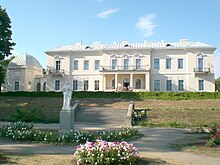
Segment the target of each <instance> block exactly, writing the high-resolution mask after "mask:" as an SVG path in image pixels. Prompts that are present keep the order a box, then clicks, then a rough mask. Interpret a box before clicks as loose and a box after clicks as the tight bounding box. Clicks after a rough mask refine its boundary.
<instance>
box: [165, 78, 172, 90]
mask: <svg viewBox="0 0 220 165" xmlns="http://www.w3.org/2000/svg"><path fill="white" fill-rule="evenodd" d="M168 82H170V83H168ZM168 85H169V86H168ZM166 91H168V92H172V91H173V83H172V80H166Z"/></svg>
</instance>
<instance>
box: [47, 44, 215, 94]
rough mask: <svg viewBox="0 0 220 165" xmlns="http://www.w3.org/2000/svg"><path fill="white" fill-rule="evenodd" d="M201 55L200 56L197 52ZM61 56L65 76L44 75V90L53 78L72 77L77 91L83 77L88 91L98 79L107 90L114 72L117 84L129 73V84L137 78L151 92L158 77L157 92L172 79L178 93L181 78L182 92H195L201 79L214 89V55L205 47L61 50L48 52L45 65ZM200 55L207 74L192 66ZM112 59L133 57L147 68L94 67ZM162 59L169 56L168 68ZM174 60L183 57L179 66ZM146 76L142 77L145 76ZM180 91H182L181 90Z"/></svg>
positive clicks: (49, 87)
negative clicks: (104, 69)
mask: <svg viewBox="0 0 220 165" xmlns="http://www.w3.org/2000/svg"><path fill="white" fill-rule="evenodd" d="M201 54H202V55H201ZM58 56H59V57H60V58H61V60H60V61H61V69H64V70H65V75H58V76H57V75H51V74H49V75H47V80H46V81H47V90H48V91H51V90H54V87H55V80H60V81H61V84H60V85H61V86H63V85H64V83H65V81H69V82H70V84H71V85H73V80H78V90H84V88H83V87H84V86H83V82H84V80H88V81H89V87H88V90H89V91H94V90H95V84H94V82H95V80H99V90H101V91H103V90H106V89H111V87H112V80H113V79H115V74H116V73H118V86H119V87H120V86H123V79H124V78H128V79H130V74H131V73H132V74H133V82H132V84H133V86H135V81H136V80H137V79H140V80H141V82H142V84H141V85H142V88H144V89H145V90H146V91H154V85H155V84H154V82H155V80H160V91H167V80H171V81H172V91H173V92H178V91H180V90H179V84H178V83H179V80H183V82H184V84H183V86H184V90H183V91H199V80H204V90H201V91H207V92H214V90H215V89H214V88H215V86H214V66H213V64H214V55H213V50H206V49H200V50H199V49H198V50H197V49H192V50H190V49H172V48H170V49H123V50H103V51H94V50H91V51H73V52H65V53H63V54H62V53H54V54H53V53H50V54H48V66H49V67H48V68H55V58H56V57H58ZM200 56H203V59H204V67H205V68H210V73H207V74H206V73H202V74H197V73H195V71H194V68H197V67H198V57H200ZM113 58H116V59H117V65H118V66H119V67H120V66H123V65H124V62H123V60H124V59H125V58H127V59H129V66H135V65H136V64H135V62H136V59H137V58H140V59H141V65H145V66H146V67H148V68H149V69H150V72H149V71H143V73H140V74H138V73H137V72H135V71H131V72H128V73H125V72H111V73H103V72H100V71H99V70H95V60H100V67H101V66H104V67H109V68H110V66H111V65H112V64H111V61H112V59H113ZM154 59H160V68H159V69H155V68H154ZM166 59H171V68H170V69H167V68H166ZM178 59H183V68H181V69H180V68H178ZM74 60H78V70H74ZM84 60H89V69H88V70H84ZM145 76H146V77H145ZM181 91H182V90H181Z"/></svg>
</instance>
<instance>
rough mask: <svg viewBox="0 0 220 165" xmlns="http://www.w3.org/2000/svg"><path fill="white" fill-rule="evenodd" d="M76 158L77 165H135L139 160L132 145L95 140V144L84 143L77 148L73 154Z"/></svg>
mask: <svg viewBox="0 0 220 165" xmlns="http://www.w3.org/2000/svg"><path fill="white" fill-rule="evenodd" d="M74 155H75V156H76V157H77V164H79V165H84V164H96V165H103V164H106V165H108V164H111V165H114V164H115V165H119V164H121V165H123V164H126V165H127V164H136V161H137V160H138V158H139V152H138V149H137V148H136V147H134V145H133V144H129V143H127V142H125V141H122V142H121V143H120V142H107V141H103V140H97V141H95V142H86V143H85V144H84V145H79V146H77V150H76V152H75V153H74Z"/></svg>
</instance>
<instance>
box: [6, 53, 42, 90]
mask: <svg viewBox="0 0 220 165" xmlns="http://www.w3.org/2000/svg"><path fill="white" fill-rule="evenodd" d="M4 91H29V92H31V91H46V79H45V78H44V77H43V68H42V67H41V65H40V63H39V62H38V60H36V59H35V58H34V57H33V56H31V55H29V54H27V53H23V54H20V55H18V56H16V57H15V58H14V59H13V60H12V61H11V62H10V63H9V65H8V67H7V75H6V79H5V87H4Z"/></svg>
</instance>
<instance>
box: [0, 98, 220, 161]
mask: <svg viewBox="0 0 220 165" xmlns="http://www.w3.org/2000/svg"><path fill="white" fill-rule="evenodd" d="M176 97H177V96H176ZM181 97H183V96H181ZM204 97H205V96H204ZM206 97H207V96H206ZM130 100H131V99H121V98H114V99H108V98H106V99H103V98H102V99H93V98H88V99H86V98H82V99H80V102H81V105H82V106H113V107H118V108H124V107H127V105H128V101H130ZM61 106H62V98H59V97H48V98H47V99H45V97H37V96H36V97H20V96H17V97H11V96H6V97H1V100H0V120H1V121H10V122H11V123H10V124H7V125H4V126H3V127H2V128H1V133H0V136H1V137H0V138H1V139H3V140H8V139H10V140H11V141H19V143H30V144H32V143H34V144H35V143H37V144H39V143H40V144H49V145H51V144H52V145H58V146H59V145H62V146H63V145H67V146H77V145H78V147H77V150H76V152H75V156H74V158H72V157H71V158H70V157H68V158H67V157H66V156H65V155H64V156H60V158H61V157H63V159H66V160H69V162H68V163H70V162H71V164H72V163H73V164H74V163H75V164H76V163H77V161H78V162H79V164H80V163H81V164H86V163H88V164H89V163H90V162H97V164H102V163H101V162H103V161H106V162H105V164H146V162H150V163H152V162H153V163H155V164H156V163H158V164H166V161H164V160H163V159H162V160H161V159H157V158H156V159H152V158H150V157H147V158H141V157H140V156H139V154H138V152H137V150H136V149H138V148H136V146H133V145H132V143H133V142H134V141H138V138H140V137H141V136H142V134H141V133H140V132H139V131H138V130H136V129H127V128H124V129H120V130H111V131H98V132H97V131H68V132H65V133H64V134H62V135H60V134H59V133H58V132H57V131H56V130H39V129H36V128H34V127H33V124H32V122H34V123H39V122H40V123H58V122H59V111H60V109H61V108H62V107H61ZM135 107H136V113H135V115H136V116H135V115H134V117H136V119H135V123H134V125H138V126H141V127H148V128H149V127H156V128H158V127H169V128H188V129H191V130H192V132H191V134H192V135H193V136H192V137H190V136H188V135H187V136H188V137H182V139H178V140H177V141H174V142H173V143H172V144H170V147H171V148H173V149H175V150H178V151H186V152H190V153H196V154H197V153H198V154H207V153H208V155H210V154H211V155H215V156H217V157H219V155H220V148H219V146H220V128H219V124H220V123H219V122H220V121H219V118H220V102H219V99H218V98H215V99H203V100H190V99H185V100H178V99H174V100H160V99H147V100H136V101H135ZM20 120H22V122H21V121H20ZM191 134H190V135H191ZM194 135H198V137H196V136H194ZM88 147H89V149H88ZM99 147H100V148H99ZM125 150H126V152H125ZM116 151H117V152H116ZM90 154H94V155H95V154H96V156H95V157H96V159H92V158H91V157H86V159H85V155H90ZM128 155H130V156H128ZM131 155H132V156H131ZM18 157H19V158H18ZM44 157H45V155H38V156H37V155H31V158H30V157H29V156H28V155H22V156H19V155H11V154H10V153H2V154H0V160H1V161H3V162H4V161H7V160H9V161H10V160H15V159H16V161H18V159H19V160H20V159H21V158H22V160H23V159H24V158H25V159H26V160H29V159H36V160H37V159H39V160H41V159H45V161H46V160H47V159H46V158H44ZM113 158H114V159H113ZM112 159H113V160H112ZM51 161H52V159H51ZM86 161H87V162H86ZM113 161H115V162H113ZM68 163H67V164H68Z"/></svg>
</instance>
